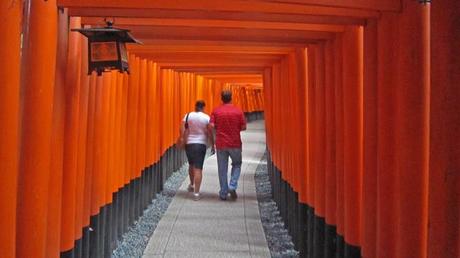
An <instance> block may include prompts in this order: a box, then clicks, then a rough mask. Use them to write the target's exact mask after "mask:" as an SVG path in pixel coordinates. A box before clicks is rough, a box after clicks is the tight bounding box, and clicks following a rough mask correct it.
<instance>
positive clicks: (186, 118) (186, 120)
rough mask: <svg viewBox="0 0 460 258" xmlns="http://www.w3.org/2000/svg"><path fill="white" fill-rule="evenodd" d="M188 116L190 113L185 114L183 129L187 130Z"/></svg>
mask: <svg viewBox="0 0 460 258" xmlns="http://www.w3.org/2000/svg"><path fill="white" fill-rule="evenodd" d="M189 115H190V113H188V114H187V116H186V117H185V125H184V127H185V129H188V116H189Z"/></svg>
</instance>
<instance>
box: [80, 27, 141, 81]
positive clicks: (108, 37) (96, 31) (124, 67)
mask: <svg viewBox="0 0 460 258" xmlns="http://www.w3.org/2000/svg"><path fill="white" fill-rule="evenodd" d="M106 23H107V26H106V27H103V28H82V29H72V31H78V32H80V33H81V34H83V35H84V36H86V37H87V38H88V74H91V73H92V72H93V71H96V73H97V75H98V76H100V75H102V72H107V71H110V70H118V71H120V73H123V72H127V73H128V74H129V63H128V53H127V52H126V45H125V44H126V43H138V44H140V42H139V41H138V40H136V39H135V38H134V37H133V36H131V34H130V33H129V30H126V29H119V28H114V27H113V22H110V21H106Z"/></svg>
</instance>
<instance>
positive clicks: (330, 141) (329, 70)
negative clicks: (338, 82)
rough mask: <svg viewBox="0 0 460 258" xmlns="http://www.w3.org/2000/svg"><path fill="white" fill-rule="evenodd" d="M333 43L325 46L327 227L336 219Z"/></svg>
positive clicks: (332, 224) (327, 43)
mask: <svg viewBox="0 0 460 258" xmlns="http://www.w3.org/2000/svg"><path fill="white" fill-rule="evenodd" d="M335 58H336V56H335V51H334V42H333V41H328V42H326V46H325V75H326V76H325V116H326V117H325V120H326V121H325V123H326V124H325V130H324V131H325V168H324V170H325V171H324V173H325V205H326V206H325V217H326V224H327V225H328V226H335V225H336V224H337V219H336V201H337V190H336V185H337V181H336V164H335V160H336V149H335V148H336V143H335V139H336V135H335V134H336V126H335V119H336V118H335V62H338V61H339V60H337V59H335Z"/></svg>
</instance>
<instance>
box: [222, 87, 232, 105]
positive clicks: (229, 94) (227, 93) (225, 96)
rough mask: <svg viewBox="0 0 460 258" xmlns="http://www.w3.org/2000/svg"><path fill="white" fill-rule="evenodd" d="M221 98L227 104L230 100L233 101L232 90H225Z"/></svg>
mask: <svg viewBox="0 0 460 258" xmlns="http://www.w3.org/2000/svg"><path fill="white" fill-rule="evenodd" d="M221 99H222V102H224V103H225V104H227V103H230V101H232V92H231V91H229V90H223V91H222V94H221Z"/></svg>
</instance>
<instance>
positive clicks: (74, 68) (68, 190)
mask: <svg viewBox="0 0 460 258" xmlns="http://www.w3.org/2000/svg"><path fill="white" fill-rule="evenodd" d="M79 27H81V23H80V18H71V19H70V28H79ZM68 35H69V51H68V56H67V66H66V67H67V69H66V79H65V85H64V91H65V126H64V128H65V131H64V132H65V133H64V166H63V171H65V173H63V177H62V220H61V232H62V237H61V250H62V251H68V250H71V249H72V248H73V246H74V240H75V235H76V231H75V214H76V195H77V192H76V190H77V153H78V128H79V124H78V122H79V114H78V111H79V105H80V104H79V101H80V73H81V70H80V69H81V41H80V35H79V34H78V33H74V32H71V33H69V34H68Z"/></svg>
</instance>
